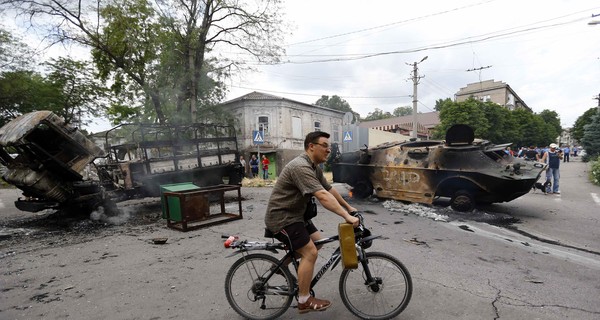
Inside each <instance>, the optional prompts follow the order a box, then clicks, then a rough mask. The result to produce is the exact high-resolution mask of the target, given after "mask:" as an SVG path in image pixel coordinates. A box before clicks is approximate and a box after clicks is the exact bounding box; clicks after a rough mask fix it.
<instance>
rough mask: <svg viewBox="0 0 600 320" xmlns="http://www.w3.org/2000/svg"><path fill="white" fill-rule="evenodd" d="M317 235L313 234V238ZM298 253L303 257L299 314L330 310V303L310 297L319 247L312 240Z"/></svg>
mask: <svg viewBox="0 0 600 320" xmlns="http://www.w3.org/2000/svg"><path fill="white" fill-rule="evenodd" d="M315 233H318V232H315ZM315 233H312V234H311V238H312V236H313V235H314V234H315ZM296 252H297V253H299V254H300V255H301V257H302V258H301V259H300V265H299V266H298V312H299V313H306V312H309V311H323V310H325V309H327V308H329V306H331V302H330V301H328V300H322V299H317V298H315V297H311V296H310V282H311V281H312V276H313V273H314V269H315V263H316V262H317V247H316V246H315V244H314V242H313V241H312V239H311V241H310V242H309V243H308V244H306V245H305V246H304V247H302V248H300V249H299V250H296Z"/></svg>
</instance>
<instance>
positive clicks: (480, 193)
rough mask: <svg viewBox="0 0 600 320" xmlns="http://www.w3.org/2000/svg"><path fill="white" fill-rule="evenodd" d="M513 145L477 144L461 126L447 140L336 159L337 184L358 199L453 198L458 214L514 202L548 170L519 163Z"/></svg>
mask: <svg viewBox="0 0 600 320" xmlns="http://www.w3.org/2000/svg"><path fill="white" fill-rule="evenodd" d="M509 145H510V144H502V145H494V144H492V143H490V142H489V141H486V140H475V139H474V133H473V129H472V128H471V127H469V126H467V125H455V126H453V127H451V128H450V129H449V130H448V131H447V133H446V140H445V141H439V140H426V141H411V142H403V143H386V144H382V145H378V146H376V147H373V148H370V149H369V148H365V149H362V150H359V151H356V152H349V153H344V154H339V153H338V154H337V155H334V152H332V156H334V158H332V159H331V166H332V171H333V181H334V182H342V183H347V184H349V185H350V186H351V187H352V188H353V190H352V192H353V195H354V196H356V197H359V198H364V197H368V196H370V195H371V194H373V192H375V194H376V195H377V196H378V197H381V198H388V199H395V200H401V201H409V202H418V203H427V204H431V203H433V201H434V199H436V198H437V197H446V198H450V205H451V207H452V208H453V209H454V210H457V211H471V210H472V209H473V208H474V206H475V204H476V203H480V204H490V203H494V202H507V201H511V200H514V199H516V198H518V197H520V196H522V195H524V194H526V193H527V192H529V191H530V190H531V188H532V187H533V185H534V183H535V182H536V181H537V180H538V179H539V177H540V175H541V174H542V172H543V170H544V169H545V168H546V165H545V164H542V163H538V162H534V161H525V160H523V159H518V158H514V157H512V156H510V155H508V154H506V153H505V152H504V149H505V148H506V147H507V146H509Z"/></svg>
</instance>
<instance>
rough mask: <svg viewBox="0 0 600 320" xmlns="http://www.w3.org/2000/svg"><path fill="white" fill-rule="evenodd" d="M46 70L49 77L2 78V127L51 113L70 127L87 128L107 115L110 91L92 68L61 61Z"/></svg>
mask: <svg viewBox="0 0 600 320" xmlns="http://www.w3.org/2000/svg"><path fill="white" fill-rule="evenodd" d="M45 66H46V67H47V75H46V76H45V77H44V76H42V75H41V74H39V73H37V72H34V71H9V72H4V73H2V74H0V124H4V123H6V122H7V121H9V120H11V119H13V118H15V117H17V116H19V115H21V114H25V113H28V112H32V111H38V110H50V111H52V112H54V113H56V114H58V115H59V116H61V117H63V118H64V119H65V122H66V123H72V122H78V123H80V124H85V123H87V122H89V121H91V119H90V118H91V117H98V116H101V115H103V112H104V111H105V109H106V103H107V97H106V92H107V89H106V88H105V87H104V86H102V85H101V84H100V83H99V82H98V81H97V80H95V78H94V76H93V72H92V70H91V68H90V66H89V64H86V63H85V62H81V61H74V60H70V59H67V58H60V59H57V60H51V61H50V62H48V63H46V64H45Z"/></svg>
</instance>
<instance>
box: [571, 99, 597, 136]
mask: <svg viewBox="0 0 600 320" xmlns="http://www.w3.org/2000/svg"><path fill="white" fill-rule="evenodd" d="M597 113H598V108H597V107H593V108H590V109H588V110H587V111H586V112H584V113H583V114H582V115H581V116H579V118H577V120H575V124H574V125H573V129H572V130H571V134H572V135H573V139H575V140H576V141H581V139H582V138H583V133H584V131H585V130H584V127H585V126H586V125H587V124H590V123H592V117H593V116H594V115H596V114H597Z"/></svg>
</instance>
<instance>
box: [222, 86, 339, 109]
mask: <svg viewBox="0 0 600 320" xmlns="http://www.w3.org/2000/svg"><path fill="white" fill-rule="evenodd" d="M250 100H265V101H269V100H282V101H287V102H291V103H294V104H301V105H304V106H307V107H313V108H319V109H325V110H328V111H333V112H338V113H341V114H344V113H345V112H344V111H340V110H336V109H331V108H327V107H322V106H317V105H314V104H310V103H305V102H300V101H296V100H291V99H287V98H284V97H279V96H275V95H272V94H267V93H262V92H258V91H253V92H250V93H248V94H245V95H243V96H240V97H237V98H235V99H231V100H229V101H225V102H223V103H221V105H228V104H232V103H236V102H240V101H250Z"/></svg>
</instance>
